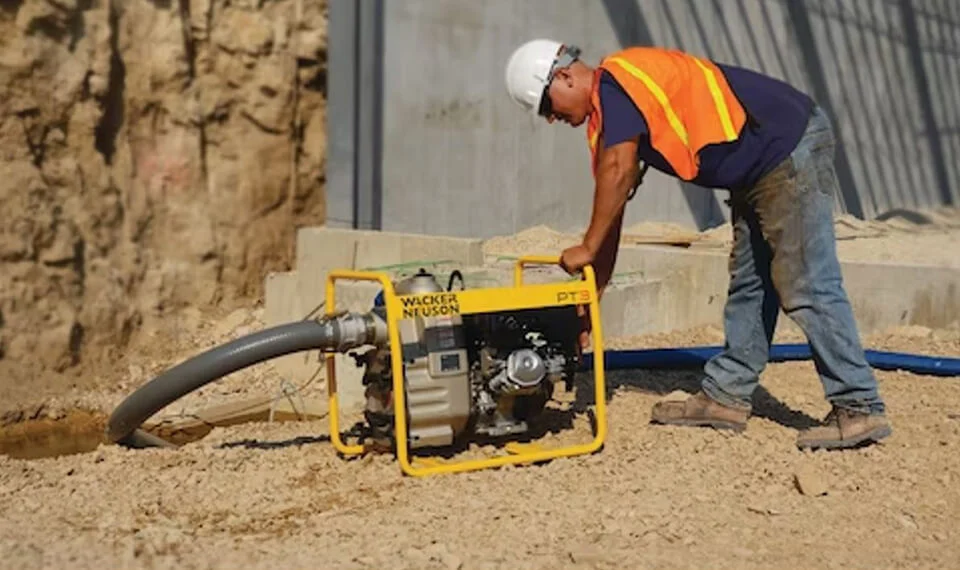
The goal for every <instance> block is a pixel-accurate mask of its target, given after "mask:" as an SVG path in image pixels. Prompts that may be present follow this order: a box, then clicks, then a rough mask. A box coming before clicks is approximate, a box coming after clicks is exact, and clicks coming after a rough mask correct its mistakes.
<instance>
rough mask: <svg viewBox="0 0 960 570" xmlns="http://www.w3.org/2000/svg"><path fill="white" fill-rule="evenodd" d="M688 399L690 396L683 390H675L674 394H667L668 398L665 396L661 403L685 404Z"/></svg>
mask: <svg viewBox="0 0 960 570" xmlns="http://www.w3.org/2000/svg"><path fill="white" fill-rule="evenodd" d="M688 398H690V394H688V393H686V392H684V391H683V390H674V391H673V392H670V393H669V394H667V395H666V396H664V397H663V398H661V400H660V401H662V402H685V401H686V400H687V399H688Z"/></svg>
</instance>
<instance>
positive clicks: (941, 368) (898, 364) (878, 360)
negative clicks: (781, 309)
mask: <svg viewBox="0 0 960 570" xmlns="http://www.w3.org/2000/svg"><path fill="white" fill-rule="evenodd" d="M722 350H723V347H722V346H697V347H691V348H656V349H647V350H608V351H606V352H604V357H605V358H604V365H605V367H606V369H607V370H623V369H635V368H695V367H699V366H703V365H704V364H705V363H706V362H707V360H709V359H710V358H711V357H713V356H715V355H716V354H718V353H720V352H721V351H722ZM866 356H867V363H868V364H869V365H870V366H872V367H874V368H877V369H879V370H906V371H908V372H913V373H916V374H925V375H929V376H960V358H948V357H940V356H922V355H918V354H906V353H902V352H886V351H881V350H867V351H866ZM811 357H812V354H811V352H810V346H809V345H807V344H775V345H773V346H772V347H770V362H788V361H792V360H809V359H810V358H811ZM583 369H584V370H592V369H593V354H584V355H583Z"/></svg>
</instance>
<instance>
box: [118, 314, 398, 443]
mask: <svg viewBox="0 0 960 570" xmlns="http://www.w3.org/2000/svg"><path fill="white" fill-rule="evenodd" d="M385 337H386V328H385V327H384V326H383V321H381V320H380V319H377V318H374V317H373V315H357V314H345V315H341V316H339V317H337V318H333V319H324V320H319V321H296V322H292V323H287V324H282V325H278V326H275V327H271V328H269V329H266V330H262V331H259V332H255V333H251V334H249V335H246V336H243V337H240V338H238V339H235V340H233V341H230V342H228V343H226V344H224V345H221V346H218V347H216V348H213V349H210V350H208V351H206V352H203V353H201V354H198V355H197V356H194V357H192V358H190V359H188V360H186V361H184V362H181V363H180V364H178V365H176V366H174V367H173V368H170V369H169V370H167V371H165V372H163V373H162V374H160V375H159V376H157V377H156V378H154V379H153V380H151V381H150V382H148V383H147V384H145V385H143V386H141V387H140V388H139V389H137V390H136V391H135V392H133V393H132V394H130V395H129V396H127V398H126V399H125V400H124V401H123V402H121V403H120V405H119V406H117V408H116V409H115V410H114V411H113V414H111V416H110V420H109V421H108V422H107V429H106V432H107V438H109V440H110V441H113V442H116V443H119V444H121V445H126V446H129V447H157V446H164V447H166V446H172V444H170V443H169V442H166V441H165V440H163V439H161V438H158V437H156V436H154V435H151V434H149V433H146V432H145V431H143V430H141V429H139V426H140V425H141V424H142V423H143V422H144V421H146V420H147V419H148V418H149V417H151V416H152V415H153V414H155V413H157V412H158V411H160V410H161V409H163V408H164V407H166V406H167V405H168V404H170V403H171V402H173V401H175V400H177V399H179V398H182V397H183V396H185V395H187V394H189V393H190V392H192V391H194V390H196V389H198V388H200V387H201V386H204V385H206V384H209V383H210V382H213V381H214V380H217V379H218V378H221V377H223V376H226V375H227V374H230V373H232V372H236V371H237V370H240V369H242V368H246V367H248V366H252V365H254V364H257V363H260V362H263V361H265V360H269V359H271V358H277V357H279V356H283V355H286V354H290V353H293V352H300V351H304V350H316V349H324V350H336V351H339V352H343V351H346V350H349V349H351V348H355V347H357V346H361V345H363V344H367V343H373V342H379V341H382V339H384V338H385Z"/></svg>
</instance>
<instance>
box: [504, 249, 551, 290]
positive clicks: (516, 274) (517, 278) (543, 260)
mask: <svg viewBox="0 0 960 570" xmlns="http://www.w3.org/2000/svg"><path fill="white" fill-rule="evenodd" d="M528 265H560V256H558V255H524V256H521V257H520V259H518V260H517V263H516V264H515V265H514V266H513V284H514V286H515V287H520V286H521V285H523V268H524V267H526V266H528Z"/></svg>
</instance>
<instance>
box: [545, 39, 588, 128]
mask: <svg viewBox="0 0 960 570" xmlns="http://www.w3.org/2000/svg"><path fill="white" fill-rule="evenodd" d="M562 49H563V53H561V54H560V55H558V56H557V58H556V59H554V60H553V63H552V64H551V65H550V71H549V72H548V73H547V81H546V84H545V85H544V86H543V93H542V94H541V95H540V107H539V108H538V109H537V114H538V115H540V116H541V117H547V118H549V117H550V116H551V115H553V101H552V100H551V99H550V93H549V91H550V85H551V84H552V83H553V76H554V74H556V72H557V70H558V69H562V68H564V67H567V66H568V65H570V64H571V63H573V62H575V61H577V59H579V58H580V48H578V47H577V46H563V48H562Z"/></svg>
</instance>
